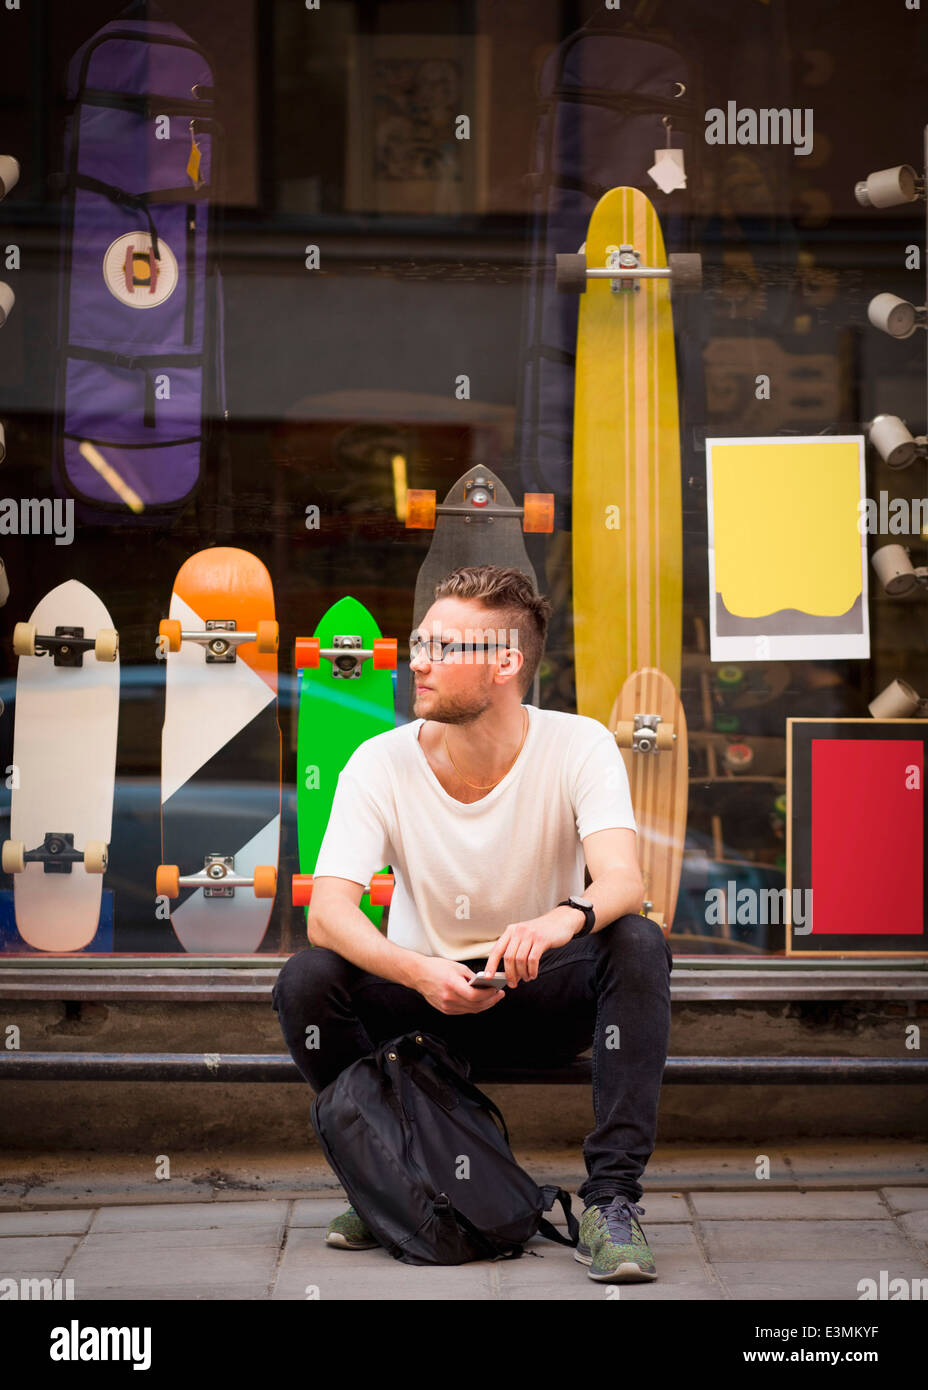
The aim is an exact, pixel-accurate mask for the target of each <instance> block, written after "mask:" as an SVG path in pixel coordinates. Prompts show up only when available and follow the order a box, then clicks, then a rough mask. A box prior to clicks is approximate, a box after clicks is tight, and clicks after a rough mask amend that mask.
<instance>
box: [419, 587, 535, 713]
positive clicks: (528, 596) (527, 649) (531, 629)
mask: <svg viewBox="0 0 928 1390" xmlns="http://www.w3.org/2000/svg"><path fill="white" fill-rule="evenodd" d="M435 598H436V600H437V599H441V598H459V599H473V600H474V601H475V602H479V603H480V604H481V606H482V607H483V608H485V609H487V610H488V611H489V612H490V613H492V615H493V623H492V626H494V627H497V628H502V629H503V630H504V631H505V632H506V633H507V639H506V640H507V643H508V640H509V639H508V632H509V631H510V630H512V631H514V632H516V633H517V634H518V639H517V640H518V647H519V650H520V651H521V653H522V655H523V658H524V661H523V665H522V671H521V673H520V680H521V692H522V695H523V696H524V695H526V694H527V693H528V691H529V690H531V688H532V682H533V680H534V679H535V672H536V671H537V669H538V663H539V662H540V660H541V658H542V654H543V652H544V649H545V638H546V637H547V634H548V619H549V618H550V616H551V603H550V601H549V600H548V599H547V598H546V597H545V596H544V595H543V594H539V593H536V592H535V589H534V587H533V585H532V581H531V580H530V579H529V578H528V576H527V575H525V574H523V573H522V571H521V570H517V569H505V568H503V567H502V566H501V565H470V566H465V567H462V568H460V569H456V570H453V571H452V572H451V574H449V575H448V577H447V578H446V579H443V580H442V581H441V583H440V584H436V585H435ZM489 625H490V624H488V626H489Z"/></svg>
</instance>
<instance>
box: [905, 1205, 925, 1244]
mask: <svg viewBox="0 0 928 1390" xmlns="http://www.w3.org/2000/svg"><path fill="white" fill-rule="evenodd" d="M899 1224H900V1226H901V1227H902V1229H903V1230H904V1231H905V1233H906V1235H909V1236H911V1237H912V1239H913V1240H916V1241H918V1242H919V1244H920V1245H922V1246H923V1247H926V1248H928V1209H925V1210H923V1211H910V1212H906V1213H905V1215H904V1216H902V1217H900V1219H899Z"/></svg>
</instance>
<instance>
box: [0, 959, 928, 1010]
mask: <svg viewBox="0 0 928 1390" xmlns="http://www.w3.org/2000/svg"><path fill="white" fill-rule="evenodd" d="M286 959H287V957H286V956H267V957H265V958H264V959H262V960H261V961H260V964H256V962H255V957H254V956H248V957H241V958H230V957H222V958H220V959H219V960H217V959H213V958H209V957H206V958H204V957H194V956H191V957H189V958H187V959H184V960H183V961H176V962H172V963H171V964H170V965H167V964H163V963H161V962H159V961H157V960H153V959H151V958H139V959H135V960H120V961H119V963H118V964H116V963H114V962H112V961H110V960H107V959H105V958H98V959H96V960H84V961H80V962H79V963H78V962H76V961H75V960H74V959H73V957H72V958H67V957H59V958H58V959H56V960H54V961H52V960H48V959H45V958H42V959H35V960H30V959H28V958H26V959H23V958H19V959H17V960H16V962H15V964H14V963H13V962H12V961H11V962H9V963H7V962H5V961H0V999H4V1000H13V999H29V1000H43V999H45V1000H55V999H69V1000H94V999H96V1000H100V1001H111V1002H114V1003H116V1002H119V1001H121V1000H122V1001H125V1000H139V1001H146V1000H151V1001H159V1000H173V1001H176V1002H178V1003H183V1002H190V1003H209V1002H215V1003H217V1004H229V1003H266V1002H268V1001H269V998H270V993H271V989H272V988H273V985H274V981H275V979H276V978H277V974H278V971H279V970H280V969H281V967H282V965H283V964H284V962H285V960H286ZM670 989H671V998H672V999H673V1000H674V1001H679V1002H681V1003H682V1002H693V1001H698V1002H702V1003H712V1002H713V1001H722V1000H756V1001H763V1000H770V1001H776V1000H802V999H809V1000H812V999H814V1000H829V999H831V1000H855V999H860V1000H877V999H882V1000H887V999H888V1000H893V999H895V1000H899V1001H900V1002H907V1001H910V1000H916V1001H918V1000H928V960H924V961H921V960H907V961H904V962H903V961H896V960H892V959H887V958H885V957H883V958H878V959H872V960H830V961H809V960H801V961H798V960H793V959H783V958H776V957H770V958H768V959H765V960H762V961H752V962H746V961H740V960H739V961H738V962H737V963H734V962H732V961H730V960H722V959H720V958H719V957H711V958H707V957H704V956H689V957H687V956H676V957H675V958H674V967H673V973H672V975H671V977H670Z"/></svg>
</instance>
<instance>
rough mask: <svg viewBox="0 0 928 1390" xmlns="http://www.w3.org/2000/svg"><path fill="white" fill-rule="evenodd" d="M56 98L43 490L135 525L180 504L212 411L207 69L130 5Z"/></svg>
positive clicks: (183, 43) (215, 396)
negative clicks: (59, 224) (58, 241)
mask: <svg viewBox="0 0 928 1390" xmlns="http://www.w3.org/2000/svg"><path fill="white" fill-rule="evenodd" d="M153 16H154V17H153ZM68 97H69V100H70V103H71V105H70V115H69V118H68V123H67V127H66V134H65V159H66V163H65V176H64V181H65V188H66V193H67V204H66V209H65V217H64V232H63V244H62V263H61V297H60V309H59V313H60V319H59V370H58V388H57V392H58V395H57V407H58V409H57V419H58V438H57V444H56V481H57V483H58V485H59V486H60V487H63V488H64V489H65V490H66V491H68V492H70V493H71V494H72V495H73V496H75V497H76V498H78V499H79V501H81V502H83V503H86V504H90V506H91V507H92V509H93V510H94V511H95V512H103V513H106V512H110V513H113V514H115V515H121V516H123V517H127V516H129V515H131V514H133V513H134V514H137V515H140V516H141V517H144V514H145V512H146V511H147V510H148V509H149V508H152V507H154V508H164V507H171V506H174V505H179V504H181V503H183V502H184V501H185V500H186V499H187V498H189V497H190V495H191V493H192V492H193V491H194V489H195V487H196V485H197V482H198V480H199V477H200V465H201V452H202V448H203V433H204V428H203V422H204V418H206V417H207V415H208V414H209V413H210V412H216V413H218V414H220V415H222V414H224V401H223V400H222V389H223V382H222V378H223V371H222V350H221V331H220V330H221V306H220V284H219V272H218V268H216V267H215V266H214V265H213V263H212V258H211V257H210V256H209V254H208V252H209V237H210V218H211V213H210V201H209V200H210V194H211V191H212V184H213V175H214V172H215V169H214V165H215V163H216V159H217V155H218V149H217V148H216V144H217V142H216V141H215V135H216V130H217V127H216V123H215V120H214V117H213V111H214V105H215V103H214V99H213V98H214V92H213V78H212V72H211V70H210V67H209V65H208V63H207V61H206V58H205V56H204V54H203V52H202V50H201V49H200V48H199V47H198V46H197V45H196V44H195V43H194V42H193V41H192V40H191V39H190V38H188V37H187V35H186V34H185V33H184V32H183V30H182V29H179V28H178V27H177V26H176V25H175V24H172V23H169V22H168V21H166V20H165V19H164V17H163V15H162V14H161V13H160V11H158V10H157V7H156V6H154V5H152V4H147V3H144V0H143V2H142V3H137V4H134V5H132V6H130V8H129V9H128V10H126V11H124V12H123V13H122V15H120V17H119V18H117V19H115V20H113V21H111V23H109V24H107V25H105V26H104V27H103V28H102V29H100V30H99V31H98V32H97V33H96V34H94V36H93V37H92V38H91V39H89V40H88V41H87V42H86V43H85V44H83V45H82V46H81V48H80V49H78V51H77V53H76V54H75V55H74V57H73V59H72V61H71V64H70V67H69V70H68ZM88 454H89V455H90V457H89V458H88V457H87V455H88Z"/></svg>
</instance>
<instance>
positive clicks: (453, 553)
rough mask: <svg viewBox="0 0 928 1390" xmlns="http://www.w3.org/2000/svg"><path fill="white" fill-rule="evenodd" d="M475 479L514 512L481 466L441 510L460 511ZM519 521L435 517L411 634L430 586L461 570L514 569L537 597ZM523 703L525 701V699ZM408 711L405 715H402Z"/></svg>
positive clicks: (426, 605) (428, 600)
mask: <svg viewBox="0 0 928 1390" xmlns="http://www.w3.org/2000/svg"><path fill="white" fill-rule="evenodd" d="M477 478H485V479H486V480H487V481H488V482H490V483H492V484H493V485H494V488H495V496H496V501H497V503H499V504H500V505H501V506H504V507H515V505H516V503H515V500H514V498H513V496H512V493H511V492H510V491H509V489H508V488H507V487H506V485H505V483H503V482H502V481H501V479H500V478H498V477H497V475H496V474H495V473H494V472H493V471H492V469H490V468H486V467H484V466H483V465H479V466H475V467H473V468H469V469H468V470H467V472H466V473H462V475H461V477H460V478H458V480H457V482H456V483H455V484H454V485H453V486H452V487H451V488H450V489H449V491H448V493H447V495H446V497H445V499H444V505H445V506H449V505H455V506H463V505H464V504H465V503H466V502H467V500H468V491H469V490H468V483H472V482H473V481H474V480H475V479H477ZM524 534H525V533H524V532H523V530H522V522H521V520H520V519H519V517H518V516H502V517H496V518H494V520H493V522H492V524H487V522H486V521H485V519H482V513H481V512H480V511H479V510H478V509H477V508H476V507H475V508H474V519H473V520H471V521H469V520H468V519H467V518H466V517H464V516H457V515H451V516H449V515H447V514H444V515H443V514H442V513H440V512H439V514H438V516H437V517H436V519H435V530H434V533H433V535H432V543H431V545H430V546H429V549H428V554H427V555H426V557H425V559H424V560H423V562H422V565H421V567H420V569H419V575H418V578H417V579H416V593H415V598H414V600H413V615H412V627H413V629H415V628H417V627H419V625H420V624H421V622H422V619H423V618H424V617H425V615H426V613H427V612H428V610H429V609H430V608H431V606H432V604H433V603H434V602H435V586H436V584H438V583H440V582H441V580H443V579H446V578H447V577H448V575H449V574H450V573H451V571H452V570H455V569H459V568H461V567H462V566H473V565H499V566H501V567H503V568H506V569H516V570H519V571H520V573H522V574H524V575H526V576H527V578H528V579H530V580H531V583H532V587H533V589H534V590H535V592H536V593H537V592H538V576H537V575H536V573H535V570H534V568H533V566H532V563H531V561H530V560H529V558H528V551H527V550H526V547H525V539H524ZM411 686H412V682H410V692H409V707H410V709H411V707H412V689H411ZM539 689H540V687H539V678H538V675H537V673H536V676H535V680H534V682H533V685H532V690H531V692H530V694H531V703H532V704H535V705H537V704H538V703H539ZM526 698H528V697H526ZM407 712H408V711H407Z"/></svg>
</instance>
